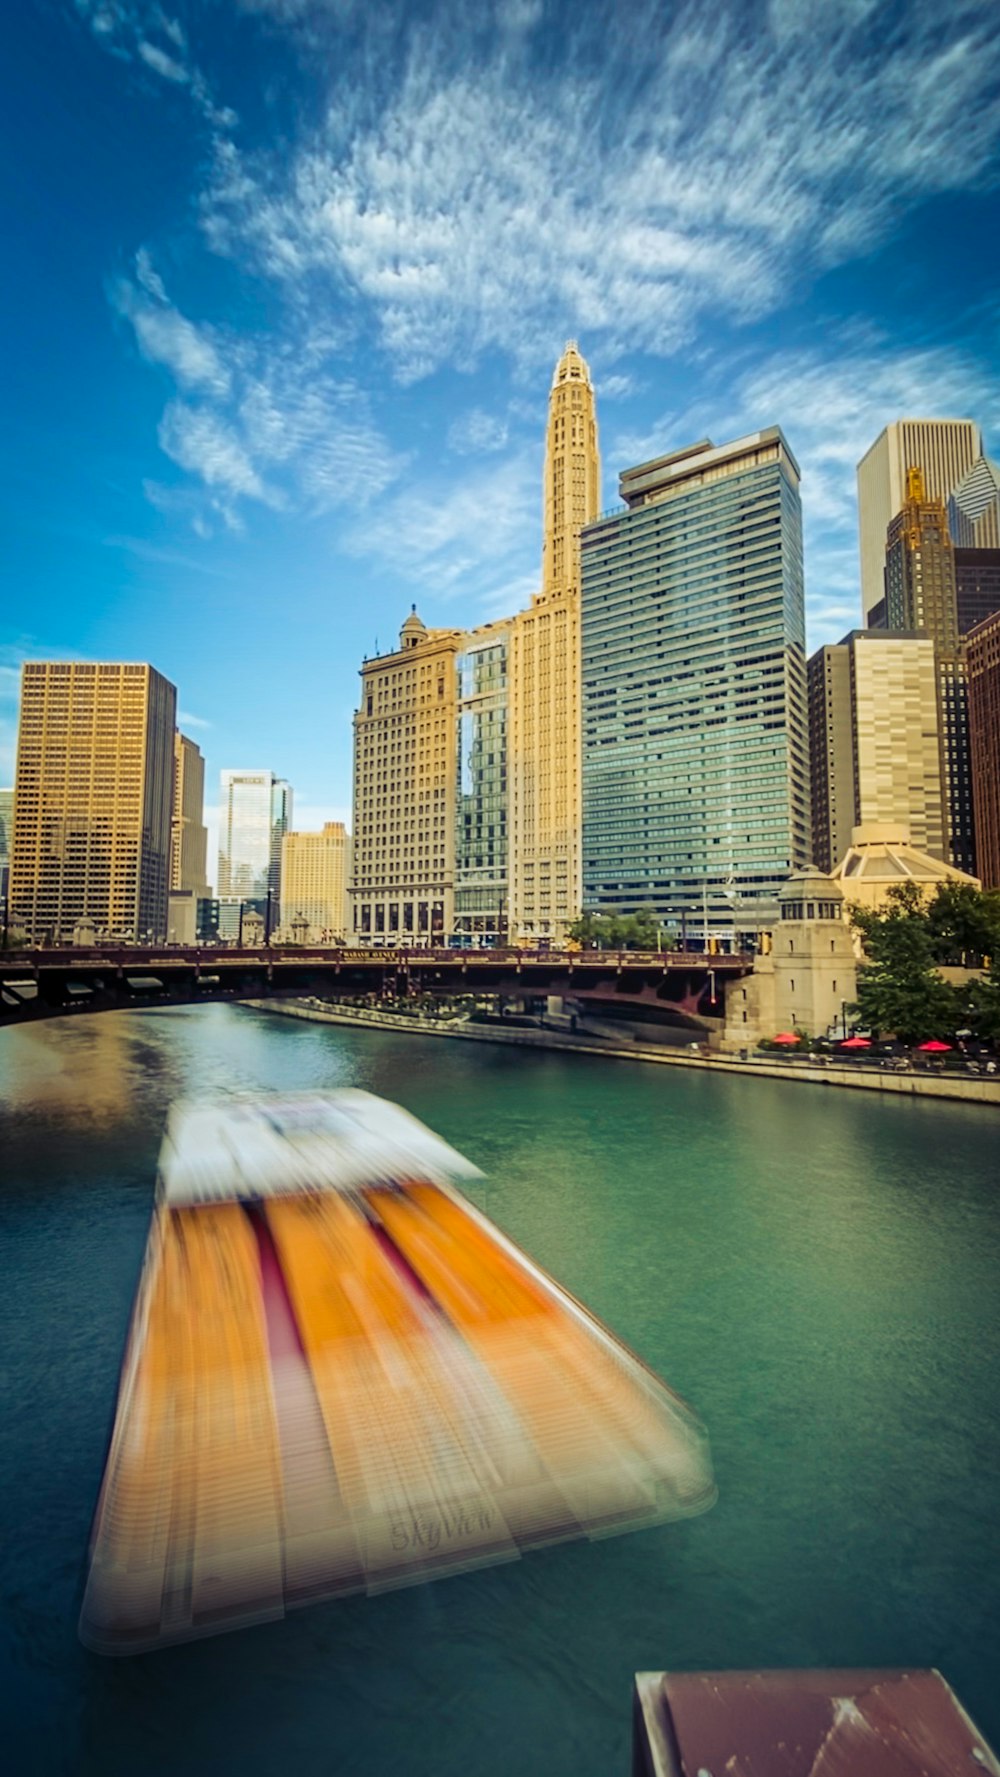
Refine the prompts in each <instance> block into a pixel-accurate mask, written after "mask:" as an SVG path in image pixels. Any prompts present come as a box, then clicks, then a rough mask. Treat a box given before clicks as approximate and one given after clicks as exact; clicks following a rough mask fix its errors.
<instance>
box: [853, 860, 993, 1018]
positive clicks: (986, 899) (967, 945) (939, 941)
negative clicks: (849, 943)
mask: <svg viewBox="0 0 1000 1777" xmlns="http://www.w3.org/2000/svg"><path fill="white" fill-rule="evenodd" d="M850 916H851V923H852V925H853V926H854V928H855V930H856V931H858V932H860V934H861V938H862V942H863V944H864V949H865V960H864V962H863V963H862V965H861V966H860V968H859V970H858V997H857V1001H856V1002H855V1005H854V1008H853V1010H854V1012H855V1014H856V1015H857V1017H858V1018H859V1020H860V1022H861V1023H862V1024H863V1025H864V1026H865V1027H866V1028H867V1029H868V1030H871V1031H873V1032H877V1033H879V1034H882V1033H891V1034H893V1035H895V1036H898V1037H899V1038H900V1040H901V1041H902V1042H904V1043H910V1044H913V1043H920V1042H925V1041H926V1040H927V1039H928V1038H929V1037H937V1038H938V1039H939V1040H942V1041H943V1040H945V1039H951V1038H953V1037H954V1035H955V1032H956V1031H958V1030H966V1031H972V1032H973V1033H974V1034H976V1035H978V1036H981V1037H988V1038H992V1037H995V1036H998V1035H1000V894H997V893H996V891H989V892H985V893H984V892H983V891H982V890H980V889H975V888H972V887H971V885H969V884H968V883H942V884H941V885H940V886H939V887H938V889H937V892H936V894H935V895H934V897H933V899H932V900H931V901H930V902H929V903H925V901H924V899H923V897H922V895H921V892H920V889H919V887H918V886H917V884H916V883H914V882H905V883H900V884H898V885H897V886H895V887H893V888H891V889H890V890H889V891H888V895H887V897H886V902H885V905H884V906H883V907H881V908H878V909H876V910H872V909H870V908H865V907H857V906H855V907H852V908H851V909H850ZM948 964H958V965H962V964H964V965H965V966H966V967H970V968H982V967H987V973H986V975H985V976H984V977H982V978H981V979H979V980H973V981H969V982H966V983H963V984H962V985H960V986H957V987H954V986H952V985H951V984H950V983H949V982H947V981H945V980H943V979H942V977H941V975H940V974H939V973H938V970H939V968H940V967H943V966H945V965H948Z"/></svg>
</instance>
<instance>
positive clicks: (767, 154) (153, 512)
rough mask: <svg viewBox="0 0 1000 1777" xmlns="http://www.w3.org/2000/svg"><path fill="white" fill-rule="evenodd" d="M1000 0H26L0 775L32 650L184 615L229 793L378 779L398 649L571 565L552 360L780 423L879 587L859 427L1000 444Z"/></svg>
mask: <svg viewBox="0 0 1000 1777" xmlns="http://www.w3.org/2000/svg"><path fill="white" fill-rule="evenodd" d="M995 16H996V15H995V8H994V5H993V4H992V0H984V3H979V0H951V3H950V4H949V6H948V7H947V8H944V7H942V6H941V5H940V3H939V0H934V4H924V0H909V3H908V4H905V5H900V6H897V5H883V4H876V3H874V0H823V4H822V5H817V4H815V3H808V4H807V3H806V0H770V3H769V4H766V3H764V0H760V3H757V0H720V3H719V4H718V5H715V4H713V5H711V6H709V5H706V4H693V5H671V4H648V3H645V0H636V3H635V4H630V5H629V6H628V7H627V8H624V7H615V6H614V5H605V4H604V3H603V0H573V3H572V4H568V5H563V4H561V3H559V0H479V3H478V4H471V3H469V4H459V3H455V0H452V3H451V4H441V3H438V4H434V3H433V0H425V3H421V4H399V3H394V0H377V3H375V0H367V3H365V0H358V3H354V0H190V3H188V4H184V3H175V4H171V3H170V0H165V3H164V4H163V5H160V4H159V3H158V0H19V4H18V5H17V6H15V7H12V8H10V9H9V16H8V17H7V19H6V31H5V38H6V43H5V50H6V53H5V57H4V67H3V72H2V73H0V85H2V105H0V131H2V132H3V134H4V136H5V138H6V140H5V141H4V142H3V151H4V152H3V167H4V171H3V174H2V178H3V189H4V198H5V204H6V207H7V210H8V220H7V226H6V230H5V239H6V242H7V249H8V251H7V256H6V258H7V264H6V268H5V277H4V279H3V280H2V281H0V303H2V304H3V307H4V309H5V310H6V313H5V317H4V320H5V328H4V338H5V342H6V348H7V349H6V352H5V357H6V358H7V359H8V363H9V371H10V374H9V375H8V377H7V379H6V384H5V395H4V413H5V424H4V426H3V432H2V449H3V452H4V456H5V462H4V465H3V478H2V486H3V490H4V494H5V496H6V500H5V504H6V515H5V520H4V527H3V528H4V550H3V556H4V558H5V559H4V563H3V582H2V585H0V782H10V781H12V777H13V755H14V738H15V730H16V684H17V669H18V667H19V664H20V661H21V660H23V659H24V658H26V657H27V658H31V657H36V658H37V657H47V656H48V657H51V656H64V657H65V656H70V655H77V656H80V657H84V658H102V657H103V658H125V659H148V660H151V661H152V662H153V663H154V665H156V666H157V667H159V668H160V669H161V671H163V672H165V673H166V674H167V675H168V676H169V677H170V678H172V679H173V680H174V681H175V683H176V684H177V686H178V690H179V697H180V708H181V710H182V711H183V712H184V713H185V722H186V725H187V728H188V731H189V732H190V733H191V734H192V735H193V736H194V737H195V738H196V739H197V740H198V742H199V743H200V745H201V746H202V749H203V751H204V752H205V755H206V760H207V767H208V780H207V800H208V801H209V802H214V800H215V794H216V791H215V786H216V784H217V781H218V771H219V769H220V768H221V767H223V766H233V765H236V766H239V765H263V766H269V767H273V769H275V770H276V771H278V772H279V773H280V774H281V775H283V776H287V777H288V778H289V779H290V780H291V782H292V784H293V785H294V787H295V792H296V824H297V825H300V826H305V825H312V824H314V823H316V822H318V821H319V820H321V819H323V818H334V817H336V816H337V815H344V814H346V813H347V812H348V809H349V802H350V749H351V731H350V717H351V713H352V710H353V708H354V700H355V693H356V686H357V676H356V675H357V667H358V664H359V661H360V659H361V656H362V655H363V654H364V653H365V652H369V653H370V652H372V651H373V650H374V649H375V646H376V643H378V645H379V646H380V647H381V648H382V649H385V648H386V647H387V646H388V645H390V643H391V641H392V639H393V638H394V636H395V634H396V631H397V630H398V627H399V624H400V623H401V621H402V620H403V618H404V617H405V615H406V613H407V611H408V610H409V607H410V604H411V602H413V601H416V603H417V605H418V608H419V610H420V612H421V615H422V616H423V617H424V618H425V620H426V621H428V622H430V623H447V624H451V623H455V624H466V623H475V622H481V621H484V620H485V619H486V618H488V617H490V616H495V615H499V614H500V613H502V612H504V611H507V610H512V609H515V608H517V606H518V605H519V604H521V603H523V602H524V601H525V600H526V599H527V597H528V596H529V594H530V592H531V591H532V589H533V586H534V584H535V578H536V573H537V564H538V557H539V547H540V523H541V492H540V490H541V471H542V444H543V431H544V421H545V406H546V398H547V391H548V383H549V379H550V375H551V370H552V366H553V364H554V362H555V359H556V358H557V357H558V355H559V352H560V351H561V349H562V346H563V343H564V341H565V340H566V338H567V337H570V336H573V337H576V338H578V339H579V341H580V344H581V348H582V349H583V351H584V353H585V355H586V357H587V358H588V360H589V362H590V365H591V369H592V372H593V374H594V378H595V383H596V387H597V395H598V416H599V424H600V433H601V448H602V456H603V462H604V504H605V505H611V504H613V503H614V501H615V498H616V484H617V474H618V471H619V470H620V469H621V468H624V467H627V466H628V465H629V464H631V463H634V462H637V461H641V460H642V459H643V458H644V457H647V456H651V455H654V454H659V453H660V452H662V451H666V450H669V449H673V448H677V447H679V446H681V445H683V444H685V443H689V442H691V441H692V440H694V439H696V438H698V437H701V436H703V435H705V434H709V435H711V436H713V437H714V438H716V439H717V440H722V439H724V438H725V437H731V436H734V435H736V434H737V433H738V432H740V431H743V430H749V429H753V428H756V427H757V426H764V425H771V424H775V423H777V424H780V425H781V426H782V427H783V428H784V430H785V432H786V434H787V436H788V438H789V441H790V442H791V445H792V448H793V450H794V451H795V453H796V455H797V456H798V458H799V460H800V463H801V465H802V468H803V472H804V473H803V488H802V494H803V505H804V513H805V522H806V577H807V597H808V612H809V642H810V646H816V645H818V644H819V643H820V642H823V641H829V640H834V639H836V638H837V637H839V636H840V635H841V634H842V633H843V632H844V631H845V630H846V629H847V628H849V627H850V626H851V625H852V624H854V623H856V622H857V621H859V620H860V619H859V611H860V603H859V594H858V569H857V542H856V525H855V513H854V465H855V463H856V461H857V459H858V457H859V455H860V454H861V453H862V451H863V450H864V449H865V448H866V447H867V445H868V444H869V443H870V442H871V441H872V439H873V438H874V437H875V436H876V434H877V433H878V431H879V430H880V429H881V427H882V426H883V425H884V424H885V423H886V422H887V421H888V420H890V419H893V418H896V417H899V416H900V415H902V414H904V413H910V414H931V415H933V414H954V415H969V416H970V417H972V418H974V419H977V420H978V421H979V422H980V424H981V425H982V426H983V428H984V431H985V434H986V441H987V445H988V446H990V447H992V448H994V449H995V448H996V446H997V444H998V443H1000V387H998V381H997V374H996V372H997V344H998V321H1000V297H998V294H997V289H998V278H997V272H998V262H1000V241H998V233H1000V231H998V227H997V221H998V214H997V212H998V206H997V178H998V171H1000V149H998V136H1000V92H998V72H1000V34H998V33H997V31H996V28H995Z"/></svg>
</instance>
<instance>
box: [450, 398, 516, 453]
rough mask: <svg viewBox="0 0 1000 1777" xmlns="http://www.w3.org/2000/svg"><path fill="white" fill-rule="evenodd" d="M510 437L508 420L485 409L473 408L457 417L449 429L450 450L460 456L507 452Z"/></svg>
mask: <svg viewBox="0 0 1000 1777" xmlns="http://www.w3.org/2000/svg"><path fill="white" fill-rule="evenodd" d="M508 437H509V428H508V426H507V422H506V420H505V419H504V418H503V417H502V416H501V415H498V414H494V413H488V412H487V411H486V409H485V408H483V407H472V408H470V409H469V411H468V413H461V414H458V415H456V417H455V419H453V420H452V422H451V425H450V426H449V427H448V449H449V450H452V451H455V452H456V454H457V455H459V456H465V455H466V454H467V453H469V452H475V454H476V455H477V456H488V455H490V454H491V453H492V452H493V451H496V450H505V449H506V447H507V440H508Z"/></svg>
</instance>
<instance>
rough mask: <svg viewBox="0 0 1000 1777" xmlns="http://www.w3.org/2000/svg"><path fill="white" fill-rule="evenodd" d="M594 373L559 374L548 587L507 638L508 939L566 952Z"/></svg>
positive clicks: (549, 481) (592, 481) (577, 359)
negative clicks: (554, 945)
mask: <svg viewBox="0 0 1000 1777" xmlns="http://www.w3.org/2000/svg"><path fill="white" fill-rule="evenodd" d="M600 486H601V464H600V454H599V451H598V442H597V414H596V407H595V402H594V390H593V385H592V383H591V380H590V372H589V370H588V368H587V365H586V363H585V361H584V359H583V358H582V357H581V355H580V352H579V351H578V349H577V347H576V344H575V342H573V341H570V342H569V344H568V345H567V347H566V350H565V351H564V353H563V355H562V357H561V358H560V360H559V362H558V364H557V365H556V370H555V375H554V377H553V381H552V389H551V393H550V397H549V417H548V430H547V434H546V444H545V470H544V477H543V500H542V514H543V539H542V585H541V590H540V591H539V592H538V593H537V594H536V596H535V597H534V598H533V600H532V602H531V605H530V606H529V607H528V609H527V610H525V611H521V612H519V613H518V614H517V616H516V617H515V618H514V620H513V623H512V625H511V635H510V730H509V789H510V861H509V877H510V919H509V925H510V932H511V936H512V937H513V938H515V939H516V940H517V941H518V942H524V943H528V944H533V943H535V942H537V941H538V940H542V941H543V942H547V941H555V942H558V941H559V940H560V939H561V938H562V937H564V936H565V933H566V928H567V926H568V925H569V924H570V922H571V921H572V920H574V919H575V918H576V917H577V915H578V913H579V911H580V904H581V892H582V876H581V855H580V832H581V815H582V802H581V759H580V670H581V669H580V532H581V529H582V527H583V526H584V525H585V524H588V523H589V522H590V521H591V520H592V519H594V518H596V517H597V514H598V512H599V510H600V500H601V493H600Z"/></svg>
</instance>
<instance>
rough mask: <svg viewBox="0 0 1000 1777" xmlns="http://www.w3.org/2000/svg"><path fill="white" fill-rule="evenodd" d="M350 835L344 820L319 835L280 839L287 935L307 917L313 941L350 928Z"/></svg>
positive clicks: (332, 823)
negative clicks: (348, 906)
mask: <svg viewBox="0 0 1000 1777" xmlns="http://www.w3.org/2000/svg"><path fill="white" fill-rule="evenodd" d="M349 858H350V839H349V837H348V833H347V828H346V827H345V826H344V823H343V821H327V822H326V823H325V825H324V826H323V828H322V830H321V832H319V833H286V834H285V837H284V839H283V840H282V842H281V909H282V913H281V917H282V925H283V927H284V931H285V936H286V937H288V936H289V935H290V932H291V928H292V925H293V923H294V922H295V921H299V920H304V921H305V924H306V927H307V934H306V935H307V938H308V941H309V942H311V943H321V942H331V943H332V942H333V941H334V939H340V938H343V937H344V935H345V933H346V931H347V929H348V920H347V876H348V866H349Z"/></svg>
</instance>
